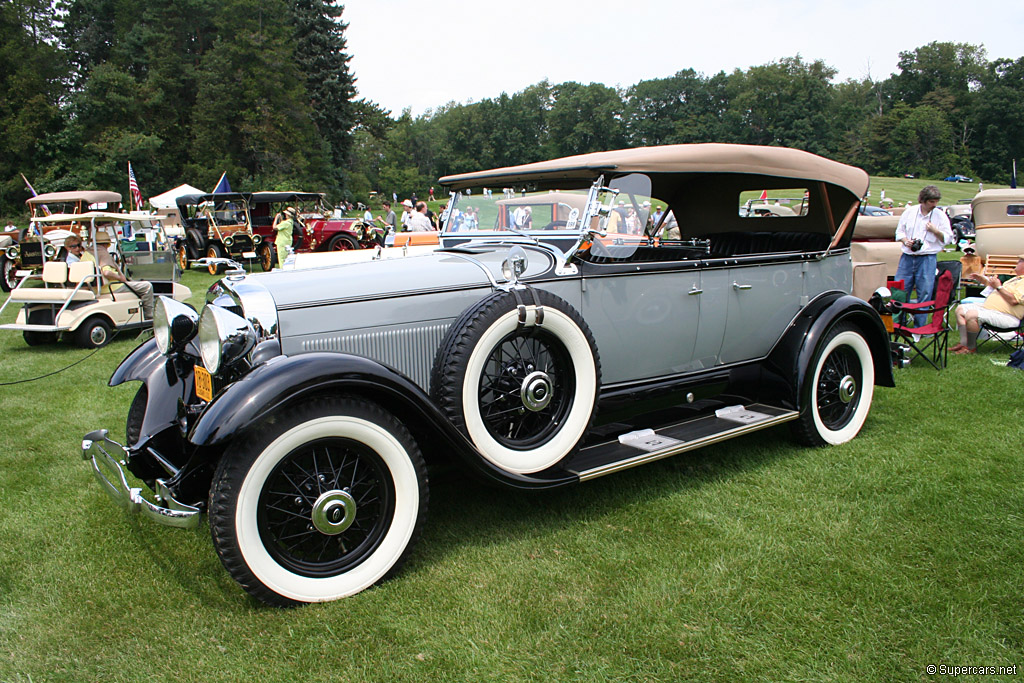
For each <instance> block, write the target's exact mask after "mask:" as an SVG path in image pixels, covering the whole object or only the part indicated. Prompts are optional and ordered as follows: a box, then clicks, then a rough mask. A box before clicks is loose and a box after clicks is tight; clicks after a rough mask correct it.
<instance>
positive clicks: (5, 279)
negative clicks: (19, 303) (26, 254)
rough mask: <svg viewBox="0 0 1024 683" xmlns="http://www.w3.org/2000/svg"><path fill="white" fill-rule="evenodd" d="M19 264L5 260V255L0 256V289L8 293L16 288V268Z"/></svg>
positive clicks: (15, 261)
mask: <svg viewBox="0 0 1024 683" xmlns="http://www.w3.org/2000/svg"><path fill="white" fill-rule="evenodd" d="M20 265H21V264H20V263H19V262H18V261H17V260H14V261H12V260H11V259H9V258H7V255H6V254H0V289H2V290H4V291H5V292H9V291H11V290H12V289H14V288H15V287H17V286H18V276H17V275H16V273H17V272H18V267H19V266H20Z"/></svg>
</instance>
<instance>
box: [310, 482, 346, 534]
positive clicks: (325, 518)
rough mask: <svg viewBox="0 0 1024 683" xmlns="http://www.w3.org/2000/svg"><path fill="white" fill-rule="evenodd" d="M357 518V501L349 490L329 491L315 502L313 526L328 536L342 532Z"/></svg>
mask: <svg viewBox="0 0 1024 683" xmlns="http://www.w3.org/2000/svg"><path fill="white" fill-rule="evenodd" d="M355 518H356V501H355V498H353V497H352V495H351V494H350V493H349V492H348V491H339V490H334V491H328V492H326V493H323V494H321V495H320V497H319V498H317V499H316V502H315V503H313V515H312V519H313V526H315V527H316V529H317V531H319V532H320V533H322V534H327V535H328V536H335V535H337V534H340V533H342V532H343V531H345V530H346V529H348V528H349V527H350V526H352V522H354V521H355Z"/></svg>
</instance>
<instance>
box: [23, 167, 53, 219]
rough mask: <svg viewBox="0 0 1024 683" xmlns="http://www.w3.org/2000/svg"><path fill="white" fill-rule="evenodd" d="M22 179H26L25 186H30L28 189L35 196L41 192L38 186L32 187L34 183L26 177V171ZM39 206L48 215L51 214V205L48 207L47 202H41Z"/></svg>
mask: <svg viewBox="0 0 1024 683" xmlns="http://www.w3.org/2000/svg"><path fill="white" fill-rule="evenodd" d="M21 179H22V180H24V181H25V186H26V187H28V191H29V192H31V193H32V196H33V197H35V196H36V195H38V194H39V193H38V192H36V188H34V187H32V183H30V182H29V181H28V178H26V177H25V174H24V173H22V174H21ZM39 208H40V209H42V210H43V213H45V214H46V215H47V216H49V215H50V207H48V206H47V205H46V204H40V205H39Z"/></svg>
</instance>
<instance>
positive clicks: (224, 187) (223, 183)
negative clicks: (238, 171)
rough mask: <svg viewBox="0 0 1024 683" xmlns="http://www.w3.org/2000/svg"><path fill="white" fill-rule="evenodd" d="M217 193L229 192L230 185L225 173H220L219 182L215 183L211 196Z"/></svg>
mask: <svg viewBox="0 0 1024 683" xmlns="http://www.w3.org/2000/svg"><path fill="white" fill-rule="evenodd" d="M218 192H231V183H229V182H228V172H227V171H224V173H221V175H220V180H218V181H217V187H215V188H213V194H217V193H218Z"/></svg>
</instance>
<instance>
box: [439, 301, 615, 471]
mask: <svg viewBox="0 0 1024 683" xmlns="http://www.w3.org/2000/svg"><path fill="white" fill-rule="evenodd" d="M534 295H536V297H537V301H538V302H539V304H540V305H539V306H537V305H535V304H533V297H534ZM520 297H521V298H520V299H517V298H516V297H515V295H514V294H512V293H511V292H498V293H496V294H492V295H491V296H489V297H487V298H485V299H483V300H481V301H479V302H478V303H477V304H476V305H474V306H471V307H470V308H469V309H467V310H466V311H465V312H464V313H463V314H462V316H461V317H460V318H459V319H458V320H456V321H455V323H453V324H452V326H451V328H449V330H448V334H447V336H446V337H445V339H444V341H443V342H442V344H441V348H440V350H439V351H438V354H437V357H436V358H435V360H434V366H433V368H432V370H431V377H430V387H431V393H432V395H433V397H434V400H435V401H436V402H437V405H439V406H440V407H441V408H442V409H443V410H444V411H445V413H446V414H447V415H448V418H449V419H450V420H451V421H452V424H454V425H455V427H456V428H458V429H459V430H460V431H461V432H462V433H463V434H465V435H466V436H467V437H468V438H469V439H470V441H472V442H473V445H474V446H476V449H477V451H478V452H479V453H480V455H481V456H483V457H484V458H485V459H486V460H488V461H490V462H491V463H492V464H494V465H495V466H497V467H499V468H501V469H503V470H506V471H508V472H514V473H519V474H529V473H532V472H539V471H541V470H544V469H547V468H549V467H551V466H553V465H556V464H557V463H559V462H560V461H562V460H564V459H565V458H566V457H568V456H569V455H570V454H571V453H573V452H574V451H575V450H576V449H577V448H578V447H579V445H580V443H581V442H582V441H583V439H584V437H585V436H586V433H587V430H588V429H589V428H590V424H591V423H592V421H593V418H594V409H595V406H596V403H597V390H598V387H599V386H600V385H601V363H600V360H599V358H598V354H597V349H596V344H595V343H594V337H593V334H591V332H590V328H588V327H587V324H586V323H585V322H584V321H583V318H582V316H580V314H579V312H578V311H576V310H575V309H574V308H573V307H572V306H571V305H569V303H568V302H566V301H565V300H564V299H561V298H559V297H557V296H555V295H554V294H551V293H550V292H548V291H546V290H540V289H538V290H536V291H535V292H534V293H530V292H522V293H521V294H520ZM521 300H522V301H529V302H531V303H530V305H526V304H524V307H523V310H522V312H521V311H520V308H519V302H520V301H521ZM520 313H522V315H520Z"/></svg>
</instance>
